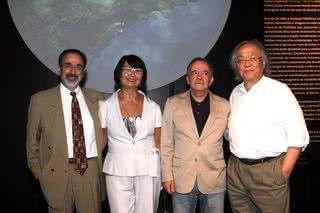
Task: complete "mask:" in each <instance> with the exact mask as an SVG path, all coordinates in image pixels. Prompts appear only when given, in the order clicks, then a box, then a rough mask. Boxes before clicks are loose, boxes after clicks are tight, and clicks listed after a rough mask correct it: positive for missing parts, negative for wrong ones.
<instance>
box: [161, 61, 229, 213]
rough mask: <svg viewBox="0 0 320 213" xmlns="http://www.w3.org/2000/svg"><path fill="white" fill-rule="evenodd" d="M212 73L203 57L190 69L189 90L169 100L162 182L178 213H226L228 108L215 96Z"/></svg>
mask: <svg viewBox="0 0 320 213" xmlns="http://www.w3.org/2000/svg"><path fill="white" fill-rule="evenodd" d="M212 72H213V70H212V68H211V66H210V65H209V63H208V61H207V60H206V59H204V58H195V59H193V60H192V61H191V62H190V64H189V65H188V67H187V77H186V80H187V83H188V85H189V86H190V90H188V91H187V92H185V93H182V94H178V95H175V96H173V97H170V98H168V100H167V103H166V105H165V109H164V115H163V124H162V131H161V164H162V165H161V166H162V181H163V182H164V185H165V188H166V190H167V191H168V192H169V193H170V194H173V209H174V212H175V213H189V212H194V211H195V208H196V205H197V202H198V201H200V210H201V212H202V213H207V212H215V213H217V212H218V213H223V212H224V196H225V190H226V164H225V160H224V156H223V148H222V144H223V139H222V136H223V132H224V130H225V128H226V126H227V117H228V115H229V111H230V107H229V103H228V101H227V100H225V99H223V98H221V97H219V96H216V95H214V94H212V93H211V92H210V91H209V87H210V85H211V84H212V82H213V73H212Z"/></svg>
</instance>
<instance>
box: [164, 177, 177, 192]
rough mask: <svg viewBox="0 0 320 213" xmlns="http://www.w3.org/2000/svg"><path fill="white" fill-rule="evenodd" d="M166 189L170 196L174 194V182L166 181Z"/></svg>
mask: <svg viewBox="0 0 320 213" xmlns="http://www.w3.org/2000/svg"><path fill="white" fill-rule="evenodd" d="M164 187H165V188H166V191H167V192H168V193H169V194H173V193H174V192H175V190H174V183H173V180H168V181H165V182H164Z"/></svg>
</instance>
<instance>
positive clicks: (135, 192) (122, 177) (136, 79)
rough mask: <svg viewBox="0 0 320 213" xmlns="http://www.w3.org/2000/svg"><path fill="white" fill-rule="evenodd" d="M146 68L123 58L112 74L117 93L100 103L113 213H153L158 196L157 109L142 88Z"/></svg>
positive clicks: (131, 57)
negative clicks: (106, 147)
mask: <svg viewBox="0 0 320 213" xmlns="http://www.w3.org/2000/svg"><path fill="white" fill-rule="evenodd" d="M146 79H147V69H146V66H145V64H144V62H143V61H142V59H141V58H139V57H138V56H136V55H125V56H123V57H122V58H121V59H120V61H119V62H118V64H117V66H116V68H115V71H114V80H115V83H116V87H115V88H116V92H115V93H113V95H112V96H111V97H109V98H108V99H107V100H106V101H103V102H101V104H100V117H101V124H102V127H103V128H104V132H105V135H106V139H107V146H108V152H107V156H106V159H105V161H104V166H103V172H104V173H105V174H106V185H107V193H108V199H109V205H110V210H111V212H112V213H118V212H119V213H127V212H128V213H129V212H130V213H140V212H148V213H149V212H156V210H157V207H158V200H159V194H160V185H161V181H160V158H159V147H160V131H161V111H160V107H159V105H158V104H157V103H155V102H154V101H152V100H151V99H150V98H148V97H147V96H146V95H145V94H144V92H143V90H145V88H146V87H145V84H146Z"/></svg>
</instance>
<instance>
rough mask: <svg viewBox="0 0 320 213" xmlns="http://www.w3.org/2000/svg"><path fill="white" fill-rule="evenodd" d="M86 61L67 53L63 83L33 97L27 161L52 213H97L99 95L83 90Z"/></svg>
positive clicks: (62, 69) (72, 51)
mask: <svg viewBox="0 0 320 213" xmlns="http://www.w3.org/2000/svg"><path fill="white" fill-rule="evenodd" d="M86 62H87V60H86V56H85V54H84V53H82V52H81V51H80V50H77V49H67V50H64V51H63V52H62V53H61V54H60V56H59V72H60V75H61V83H60V84H59V85H58V86H57V87H54V88H51V89H48V90H45V91H41V92H38V93H36V94H34V95H33V96H32V97H31V100H30V105H29V112H28V123H27V142H26V150H27V160H28V166H29V168H30V169H31V171H32V173H33V175H34V177H35V178H36V179H38V180H39V182H40V186H41V189H42V191H43V193H44V196H45V198H46V201H47V203H48V209H49V212H50V213H60V212H64V213H73V212H74V208H76V210H77V212H78V213H88V212H89V213H91V212H92V213H98V212H99V213H100V212H101V202H102V200H103V199H104V198H105V192H104V191H103V189H104V186H101V184H104V181H102V177H103V176H102V172H101V171H102V156H101V153H102V129H101V126H100V122H99V117H98V101H99V100H102V99H103V96H102V94H101V93H99V92H97V91H95V90H92V89H86V88H81V87H80V86H79V83H80V82H81V80H82V79H83V77H84V74H85V66H86Z"/></svg>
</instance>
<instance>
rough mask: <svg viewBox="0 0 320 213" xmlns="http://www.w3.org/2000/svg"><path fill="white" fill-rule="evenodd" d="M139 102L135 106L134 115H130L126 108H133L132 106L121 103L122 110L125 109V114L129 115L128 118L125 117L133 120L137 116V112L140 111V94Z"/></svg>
mask: <svg viewBox="0 0 320 213" xmlns="http://www.w3.org/2000/svg"><path fill="white" fill-rule="evenodd" d="M136 99H137V101H136V103H135V104H134V111H133V113H132V114H130V113H129V112H128V110H127V109H126V107H131V105H128V104H127V105H125V104H124V103H123V101H122V102H121V108H122V109H123V111H124V112H125V114H126V115H127V116H124V117H128V118H133V117H134V115H135V114H136V112H137V110H138V106H139V103H140V98H139V94H138V95H137V98H136Z"/></svg>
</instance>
